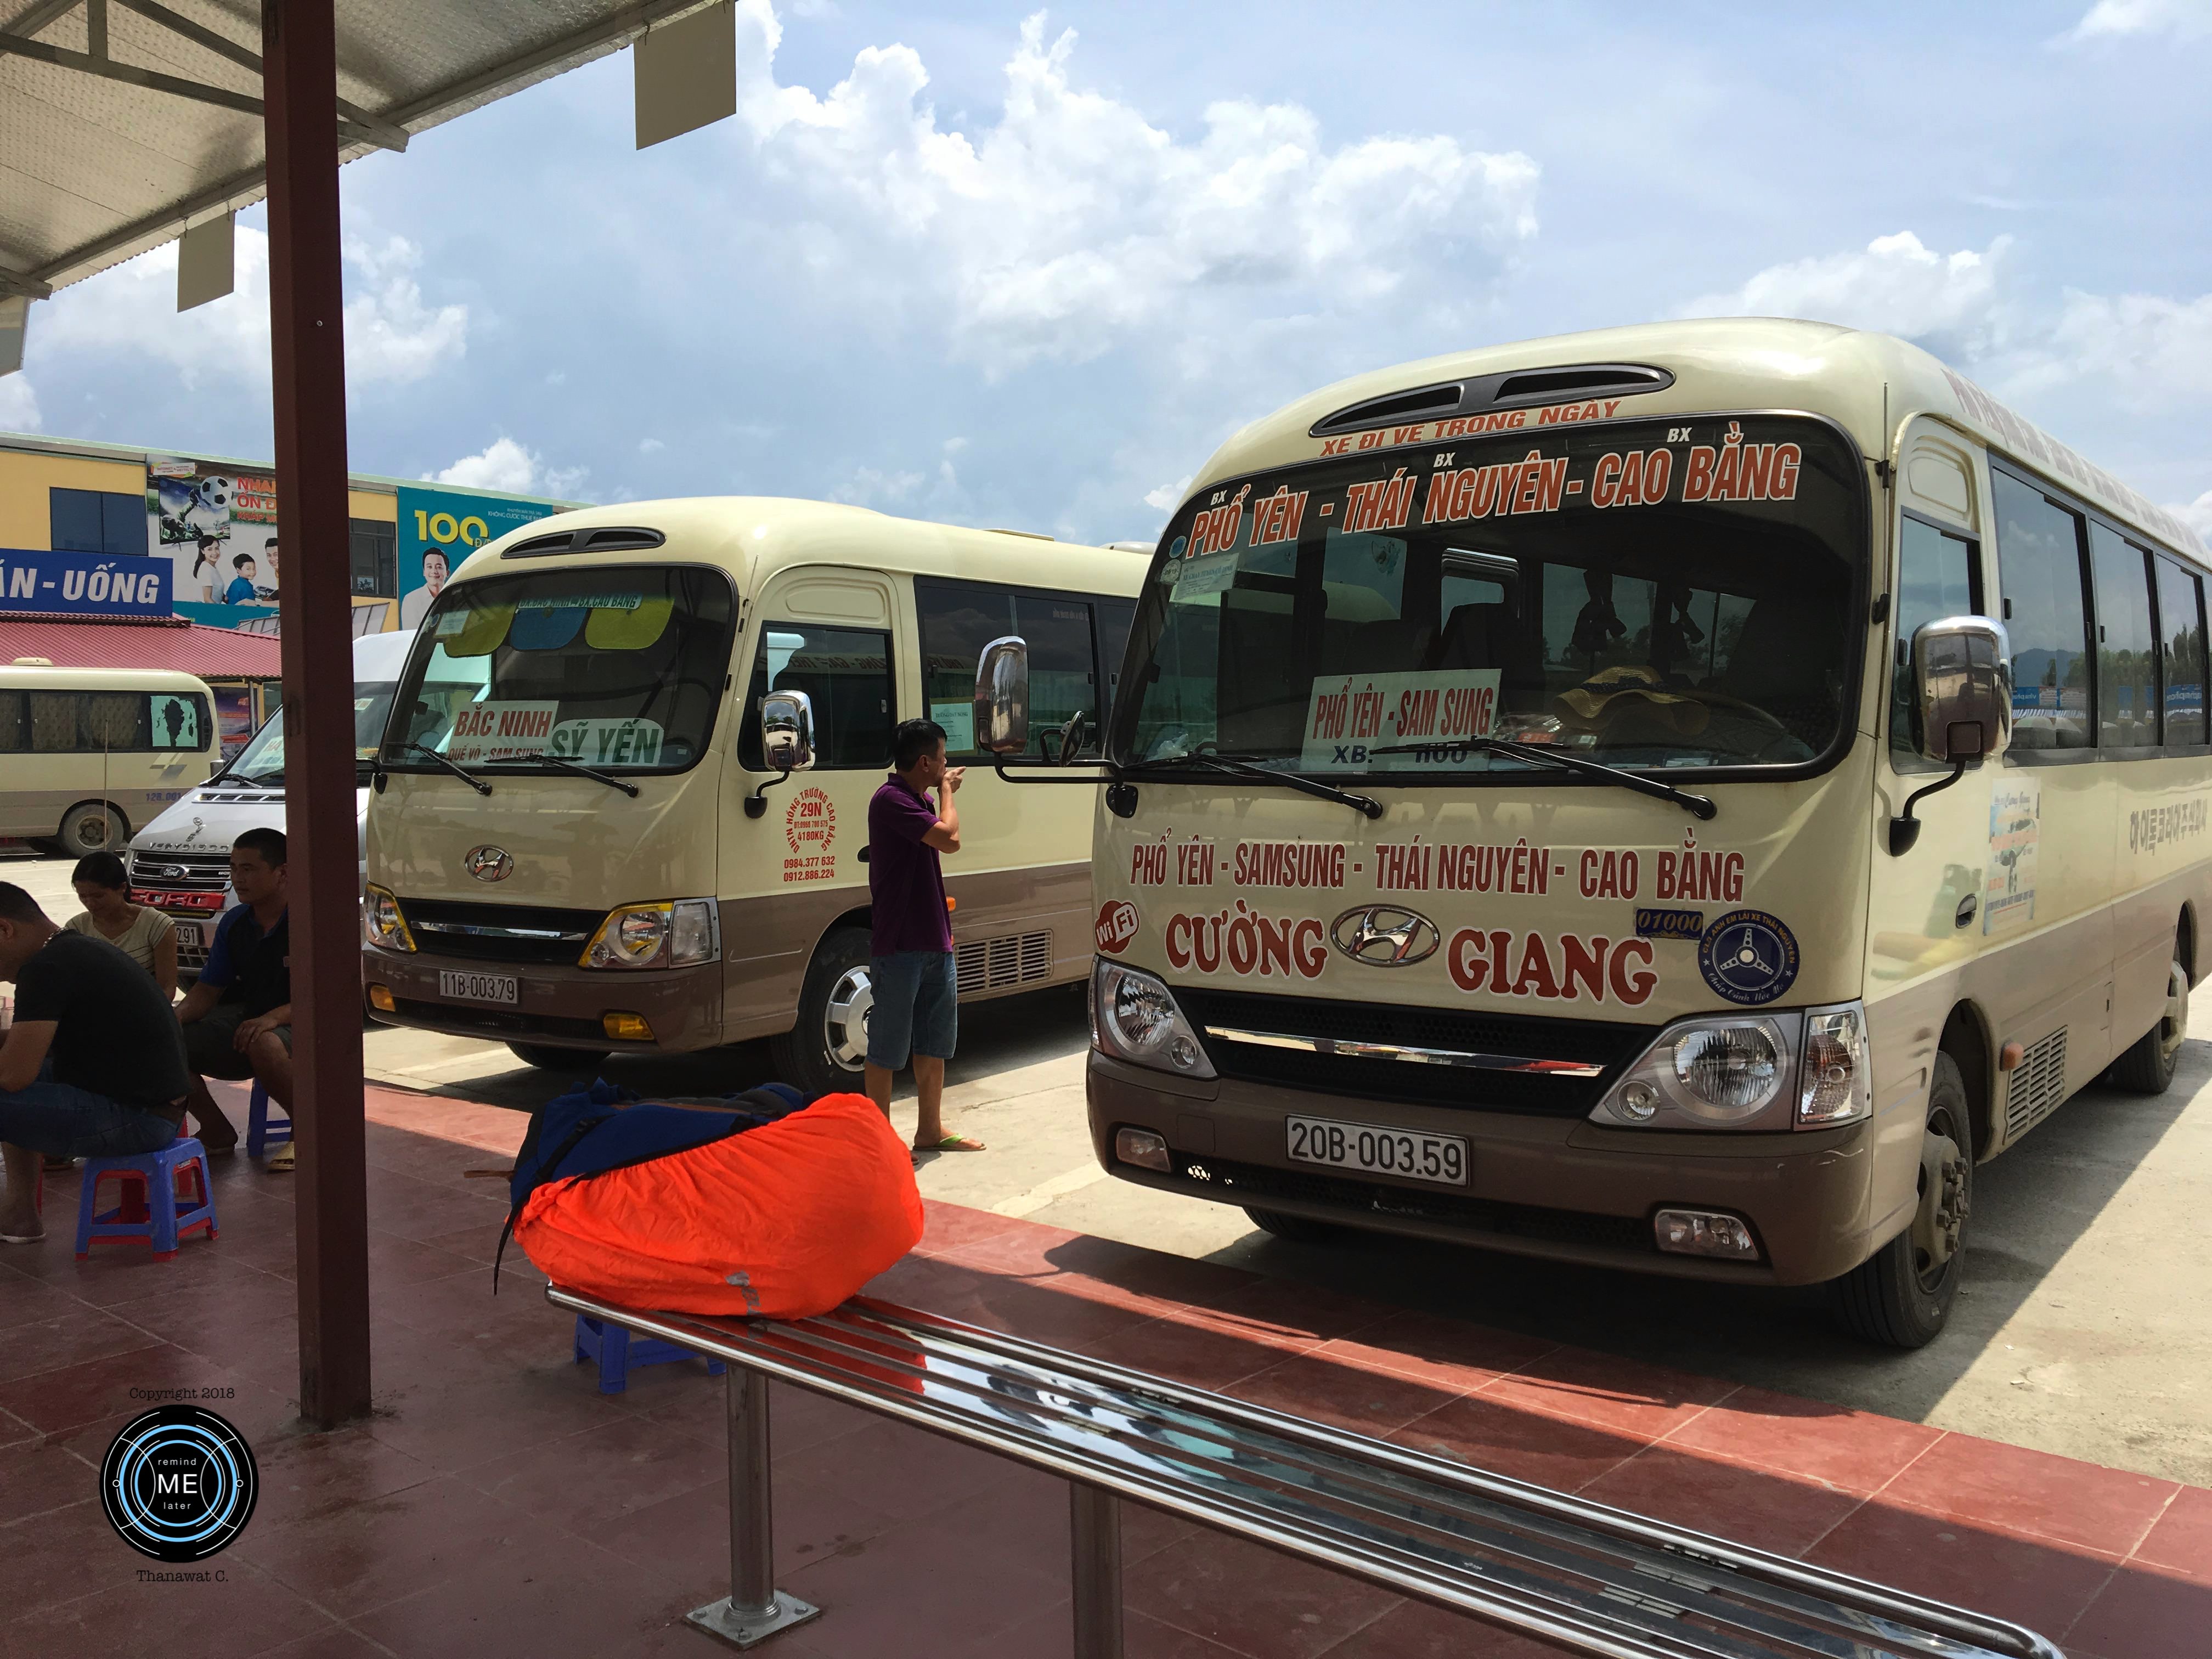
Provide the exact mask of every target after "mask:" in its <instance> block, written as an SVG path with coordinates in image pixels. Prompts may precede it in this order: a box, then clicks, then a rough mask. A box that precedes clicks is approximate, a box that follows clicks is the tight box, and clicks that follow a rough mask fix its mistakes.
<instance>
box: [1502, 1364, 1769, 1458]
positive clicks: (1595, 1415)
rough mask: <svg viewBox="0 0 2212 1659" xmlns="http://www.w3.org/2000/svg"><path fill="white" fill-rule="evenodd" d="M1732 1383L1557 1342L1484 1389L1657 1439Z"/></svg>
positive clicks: (1536, 1407)
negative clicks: (1559, 1345) (1548, 1351)
mask: <svg viewBox="0 0 2212 1659" xmlns="http://www.w3.org/2000/svg"><path fill="white" fill-rule="evenodd" d="M1734 1388H1735V1385H1734V1384H1733V1383H1723V1382H1719V1381H1717V1380H1716V1379H1714V1378H1712V1377H1709V1376H1692V1375H1691V1374H1690V1373H1689V1372H1687V1371H1678V1370H1673V1369H1672V1368H1670V1367H1668V1366H1665V1365H1649V1364H1644V1362H1642V1361H1641V1360H1635V1359H1625V1358H1620V1356H1618V1355H1614V1354H1602V1353H1596V1352H1592V1351H1591V1350H1590V1349H1588V1348H1555V1349H1553V1351H1552V1352H1550V1353H1547V1354H1545V1355H1543V1356H1542V1357H1541V1358H1537V1359H1534V1360H1531V1361H1530V1362H1529V1363H1528V1364H1527V1365H1526V1366H1524V1367H1522V1369H1521V1370H1517V1371H1516V1372H1514V1373H1513V1374H1512V1375H1511V1376H1503V1377H1500V1378H1499V1379H1498V1381H1497V1382H1495V1383H1491V1384H1490V1385H1489V1386H1488V1387H1487V1388H1486V1389H1483V1391H1482V1392H1483V1396H1484V1397H1485V1398H1486V1399H1492V1400H1498V1401H1504V1402H1506V1403H1508V1404H1511V1405H1516V1406H1519V1407H1522V1408H1523V1409H1525V1410H1528V1411H1534V1412H1541V1413H1545V1414H1546V1415H1547V1416H1553V1417H1571V1418H1576V1419H1579V1420H1581V1421H1583V1422H1585V1423H1595V1424H1597V1425H1600V1426H1601V1427H1604V1428H1608V1429H1612V1430H1613V1431H1615V1432H1617V1433H1621V1434H1629V1435H1634V1436H1636V1437H1638V1438H1639V1439H1643V1440H1656V1439H1659V1438H1660V1437H1662V1436H1664V1435H1667V1434H1668V1433H1671V1432H1673V1431H1675V1430H1678V1429H1680V1428H1681V1427H1682V1426H1683V1425H1686V1423H1688V1422H1689V1421H1690V1419H1692V1418H1694V1417H1696V1416H1697V1415H1699V1413H1701V1412H1703V1411H1704V1410H1705V1407H1708V1406H1710V1405H1711V1404H1713V1402H1714V1401H1717V1400H1720V1399H1721V1398H1723V1396H1725V1395H1729V1394H1730V1393H1732V1392H1733V1391H1734Z"/></svg>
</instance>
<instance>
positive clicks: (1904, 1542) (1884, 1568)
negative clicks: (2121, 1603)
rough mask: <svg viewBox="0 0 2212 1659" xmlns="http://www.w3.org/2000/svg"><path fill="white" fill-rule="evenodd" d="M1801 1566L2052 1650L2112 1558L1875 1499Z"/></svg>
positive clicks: (2103, 1580) (1816, 1547) (2102, 1582)
mask: <svg viewBox="0 0 2212 1659" xmlns="http://www.w3.org/2000/svg"><path fill="white" fill-rule="evenodd" d="M1805 1559H1807V1560H1808V1561H1811V1562H1813V1563H1814V1564H1816V1565H1820V1566H1824V1567H1834V1568H1836V1569H1838V1571H1843V1572H1847V1573H1850V1574H1851V1575H1852V1576H1853V1577H1859V1578H1871V1579H1874V1580H1875V1581H1876V1582H1878V1583H1885V1584H1888V1585H1890V1586H1892V1587H1893V1588H1895V1589H1903V1590H1910V1591H1912V1592H1914V1593H1915V1594H1917V1595H1927V1596H1932V1597H1934V1598H1935V1599H1936V1600H1937V1601H1948V1602H1951V1603H1952V1604H1953V1605H1954V1606H1957V1607H1969V1608H1972V1610H1974V1611H1975V1612H1977V1613H1989V1614H1992V1615H1994V1616H1995V1617H1996V1618H1999V1619H2008V1620H2013V1621H2014V1622H2015V1623H2016V1624H2022V1625H2026V1626H2028V1627H2029V1628H2030V1629H2031V1630H2034V1631H2036V1632H2039V1633H2040V1634H2041V1635H2043V1636H2044V1637H2045V1638H2047V1639H2049V1640H2051V1641H2053V1642H2056V1641H2057V1640H2058V1639H2059V1638H2060V1635H2061V1633H2062V1632H2064V1631H2065V1630H2066V1629H2067V1628H2068V1627H2069V1626H2071V1625H2072V1624H2073V1623H2074V1621H2075V1619H2077V1618H2078V1617H2080V1615H2081V1611H2082V1609H2083V1608H2085V1607H2087V1606H2088V1605H2089V1603H2090V1601H2092V1600H2093V1598H2094V1597H2095V1596H2096V1594H2097V1592H2098V1591H2099V1590H2100V1589H2103V1588H2104V1587H2105V1583H2106V1580H2107V1579H2109V1578H2110V1577H2112V1571H2113V1569H2114V1567H2115V1565H2117V1564H2116V1563H2115V1562H2114V1561H2113V1560H2112V1559H2111V1558H2110V1557H2107V1556H2099V1555H2091V1554H2087V1553H2082V1552H2080V1551H2076V1550H2071V1549H2068V1548H2066V1547H2063V1546H2062V1545H2058V1544H2055V1543H2052V1542H2050V1541H2047V1540H2042V1539H2033V1538H2022V1537H2019V1536H2017V1535H2015V1534H2007V1533H2002V1532H1997V1531H1994V1530H1991V1529H1990V1528H1981V1527H1973V1526H1969V1525H1966V1524H1965V1523H1963V1522H1957V1521H1951V1520H1947V1519H1945V1518H1943V1517H1942V1516H1933V1515H1926V1514H1923V1513H1922V1512H1921V1511H1919V1510H1905V1509H1895V1508H1893V1507H1891V1506H1890V1505H1888V1504H1886V1503H1884V1502H1883V1501H1882V1499H1881V1498H1874V1499H1872V1500H1871V1501H1869V1502H1868V1503H1865V1504H1861V1505H1860V1506H1859V1507H1858V1509H1857V1510H1854V1511H1853V1512H1852V1513H1851V1514H1850V1515H1849V1516H1845V1517H1844V1520H1843V1522H1841V1523H1840V1524H1839V1525H1838V1527H1837V1528H1836V1529H1835V1530H1834V1531H1833V1532H1832V1533H1830V1534H1828V1535H1827V1536H1826V1538H1824V1539H1822V1540H1821V1541H1820V1542H1819V1543H1818V1544H1815V1545H1814V1547H1812V1548H1811V1549H1810V1550H1808V1552H1806V1555H1805ZM2160 1659H2172V1656H2160Z"/></svg>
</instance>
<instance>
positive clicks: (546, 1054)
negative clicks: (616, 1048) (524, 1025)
mask: <svg viewBox="0 0 2212 1659" xmlns="http://www.w3.org/2000/svg"><path fill="white" fill-rule="evenodd" d="M507 1052H508V1053H509V1054H513V1056H514V1057H515V1058H516V1059H517V1060H520V1061H521V1062H522V1063H523V1064H524V1065H525V1066H537V1067H538V1070H540V1071H542V1072H588V1071H589V1070H591V1068H592V1066H596V1065H598V1064H599V1062H600V1061H601V1060H605V1058H606V1057H607V1054H608V1053H609V1052H610V1051H609V1050H607V1049H605V1048H556V1047H555V1046H554V1045H553V1044H552V1043H550V1042H510V1043H508V1044H507Z"/></svg>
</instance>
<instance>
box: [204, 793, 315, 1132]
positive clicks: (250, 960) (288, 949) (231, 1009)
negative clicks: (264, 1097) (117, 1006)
mask: <svg viewBox="0 0 2212 1659" xmlns="http://www.w3.org/2000/svg"><path fill="white" fill-rule="evenodd" d="M284 862H285V851H284V832H283V830H282V829H249V830H247V831H246V833H245V834H244V835H242V836H240V837H239V838H238V839H237V841H236V842H233V843H232V845H231V849H230V885H231V890H233V891H234V892H235V893H236V894H237V895H238V902H237V904H236V905H234V907H233V908H230V909H229V910H228V911H226V912H225V913H224V915H223V918H222V921H221V922H220V923H218V924H217V925H216V930H215V943H214V945H211V946H210V948H209V951H208V959H207V965H206V966H205V967H204V968H202V969H200V977H199V983H197V985H195V986H193V987H192V988H191V990H190V991H188V992H186V993H185V1000H183V1001H182V1002H180V1003H179V1004H178V1005H177V1018H178V1019H179V1021H181V1022H182V1023H183V1025H184V1028H185V1056H186V1058H187V1059H188V1060H190V1061H191V1069H192V1073H193V1077H192V1081H191V1111H192V1115H193V1116H194V1117H196V1118H197V1119H198V1120H199V1125H200V1133H199V1139H200V1144H201V1145H202V1146H205V1147H206V1148H207V1149H208V1150H209V1151H210V1152H228V1150H229V1149H230V1148H232V1147H233V1146H236V1145H238V1130H237V1128H236V1127H235V1126H234V1125H233V1124H232V1122H231V1121H230V1120H229V1119H228V1117H225V1116H224V1115H223V1111H222V1107H220V1106H218V1105H216V1103H215V1097H214V1096H213V1095H211V1094H210V1093H209V1092H208V1086H207V1083H206V1081H205V1079H208V1078H211V1077H219V1078H227V1079H230V1080H232V1081H234V1082H242V1081H244V1080H245V1079H247V1078H252V1079H254V1080H256V1081H257V1082H258V1083H259V1084H260V1085H261V1086H262V1087H263V1088H264V1089H265V1090H267V1091H269V1098H270V1099H271V1100H273V1101H275V1102H276V1103H277V1104H278V1105H279V1106H281V1107H283V1109H284V1110H285V1111H286V1112H288V1113H289V1111H291V1109H292V938H291V932H290V927H289V913H288V909H287V904H286V890H285V884H284V875H285V872H284ZM291 1167H292V1147H291V1144H290V1143H289V1141H288V1142H287V1143H285V1144H284V1145H283V1146H280V1147H278V1148H277V1149H276V1152H273V1153H271V1154H270V1158H269V1168H270V1169H271V1170H278V1171H283V1170H289V1169H290V1168H291Z"/></svg>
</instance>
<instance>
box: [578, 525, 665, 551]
mask: <svg viewBox="0 0 2212 1659" xmlns="http://www.w3.org/2000/svg"><path fill="white" fill-rule="evenodd" d="M583 535H584V539H583V543H582V544H581V545H580V547H578V548H577V551H578V552H580V553H619V552H622V551H624V550H628V549H630V548H638V547H659V546H660V545H661V544H663V543H664V542H665V541H666V540H667V539H668V538H667V537H665V536H664V535H662V534H661V533H660V532H659V531H658V530H647V528H646V527H645V526H642V525H623V526H621V527H619V528H617V529H614V530H587V531H586V532H583Z"/></svg>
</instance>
